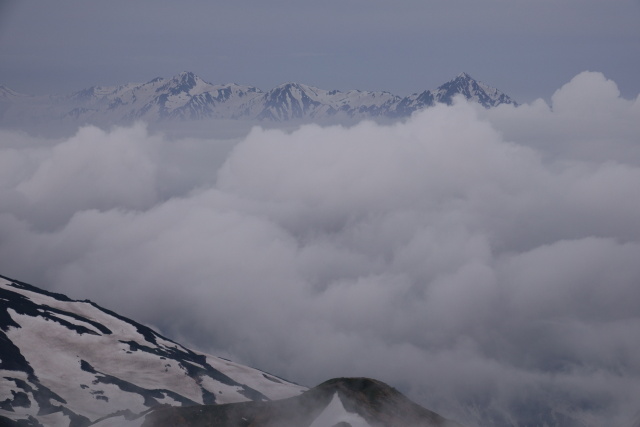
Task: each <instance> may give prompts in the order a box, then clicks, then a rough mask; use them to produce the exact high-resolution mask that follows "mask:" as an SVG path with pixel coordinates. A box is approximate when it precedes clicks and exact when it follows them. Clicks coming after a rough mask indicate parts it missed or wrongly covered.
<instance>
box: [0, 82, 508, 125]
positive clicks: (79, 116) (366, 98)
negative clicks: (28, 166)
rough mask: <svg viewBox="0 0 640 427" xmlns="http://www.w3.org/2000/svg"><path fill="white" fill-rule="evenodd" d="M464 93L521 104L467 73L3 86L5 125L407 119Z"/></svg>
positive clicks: (0, 109) (483, 100) (487, 101)
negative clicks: (424, 79)
mask: <svg viewBox="0 0 640 427" xmlns="http://www.w3.org/2000/svg"><path fill="white" fill-rule="evenodd" d="M456 96H462V97H464V98H465V99H467V100H470V101H473V102H477V103H479V104H480V105H482V106H483V107H485V108H490V107H495V106H497V105H500V104H516V103H515V101H514V100H512V99H511V98H510V97H509V96H507V95H506V94H504V93H502V92H501V91H499V90H498V89H495V88H493V87H491V86H488V85H486V84H484V83H482V82H479V81H477V80H474V79H473V78H472V77H471V76H469V75H468V74H466V73H461V74H459V75H458V76H457V77H455V78H454V79H452V80H450V81H448V82H447V83H444V84H443V85H441V86H439V87H438V88H436V89H435V90H425V91H422V92H419V93H414V94H412V95H409V96H405V97H401V96H398V95H394V94H392V93H389V92H369V91H361V90H350V91H347V92H342V91H338V90H330V91H329V90H324V89H319V88H316V87H312V86H308V85H305V84H301V83H285V84H282V85H280V86H277V87H276V88H273V89H271V90H269V91H267V92H264V91H262V90H260V89H258V88H256V87H253V86H244V85H238V84H235V83H233V84H221V85H216V84H211V83H208V82H206V81H204V80H203V79H201V78H200V77H198V76H197V75H195V74H194V73H192V72H182V73H180V74H178V75H176V76H174V77H172V78H170V79H164V78H161V77H157V78H154V79H152V80H150V81H148V82H146V83H141V84H138V83H129V84H124V85H120V86H109V87H105V86H93V87H90V88H88V89H84V90H80V91H78V92H75V93H72V94H68V95H47V96H31V95H25V94H20V93H17V92H15V91H13V90H11V89H9V88H6V87H4V86H0V124H2V125H5V126H27V125H29V124H34V123H35V124H42V123H77V124H87V123H89V124H98V125H110V124H127V123H131V122H133V121H136V120H142V121H146V122H160V121H176V120H177V121H186V120H206V119H231V120H252V121H262V122H285V121H290V120H303V121H334V122H335V121H344V120H360V119H376V118H388V119H397V118H402V117H407V116H409V115H411V114H412V113H413V112H415V111H417V110H420V109H423V108H426V107H430V106H433V105H435V104H436V103H446V104H451V103H452V102H453V99H454V97H456Z"/></svg>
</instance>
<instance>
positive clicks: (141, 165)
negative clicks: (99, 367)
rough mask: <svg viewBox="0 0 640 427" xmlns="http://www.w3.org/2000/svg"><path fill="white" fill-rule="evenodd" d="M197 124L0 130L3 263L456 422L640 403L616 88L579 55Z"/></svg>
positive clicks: (637, 131) (610, 413)
mask: <svg viewBox="0 0 640 427" xmlns="http://www.w3.org/2000/svg"><path fill="white" fill-rule="evenodd" d="M211 135H212V136H208V137H199V138H194V137H188V138H187V137H171V136H169V134H168V133H167V134H163V133H160V132H155V131H150V130H148V129H147V128H145V126H144V125H143V124H137V125H135V126H124V127H122V126H121V127H113V128H110V129H109V130H103V129H100V128H98V127H94V126H85V127H82V128H80V129H79V130H78V131H77V132H75V134H74V135H73V136H70V137H60V138H43V137H34V136H30V135H27V134H25V133H21V132H15V131H8V130H2V131H0V200H1V203H0V272H2V274H4V275H7V276H10V277H14V278H18V279H20V280H24V281H27V282H29V283H33V284H35V285H41V286H45V285H46V286H49V287H50V289H51V290H55V291H60V292H64V293H66V294H69V295H73V296H74V298H91V299H92V300H95V301H100V303H101V304H102V305H103V306H106V307H108V308H110V309H114V310H117V311H118V312H120V313H122V314H124V315H126V316H129V317H132V318H135V319H138V320H139V321H141V322H144V323H148V324H152V325H155V326H156V327H158V328H159V329H160V330H161V331H162V332H163V333H164V334H165V335H168V336H170V337H172V338H174V339H177V340H179V341H182V342H185V343H191V344H193V345H194V346H195V347H196V348H199V349H202V350H203V351H206V352H208V353H212V354H218V355H222V356H225V355H226V356H228V357H230V358H232V359H233V360H234V361H237V362H241V363H247V364H249V365H252V366H256V367H258V368H260V369H264V370H267V371H268V372H272V373H274V374H277V375H279V376H282V377H284V378H287V379H290V380H292V381H296V382H298V383H303V384H308V385H312V384H316V383H318V382H320V381H323V380H325V379H327V378H332V377H339V376H366V377H374V378H378V379H380V380H382V381H385V382H386V383H389V384H391V385H393V386H395V387H398V388H399V389H400V390H402V391H405V392H407V393H408V395H409V396H410V397H411V398H412V399H414V400H416V401H417V402H419V403H420V404H422V405H424V406H425V407H428V408H430V409H433V410H435V411H436V412H438V413H441V414H442V415H444V416H446V417H448V418H451V419H455V420H457V421H460V422H461V423H462V424H464V425H467V426H474V425H483V426H485V425H511V424H514V421H513V420H514V418H515V420H516V421H518V422H520V424H521V425H525V424H524V422H525V421H526V420H527V419H530V417H531V414H538V415H537V416H539V419H544V420H547V421H549V422H551V423H553V422H554V420H556V421H555V422H556V424H557V419H558V418H557V417H559V416H560V415H563V416H565V417H569V418H562V419H570V420H572V422H573V423H575V425H588V426H601V425H611V426H628V425H629V424H631V420H632V419H634V418H637V416H638V410H639V409H640V408H639V407H638V404H639V402H638V400H637V396H640V347H639V346H640V311H639V308H638V307H640V289H639V288H638V286H637V284H638V283H640V266H639V264H638V262H637V261H638V259H640V229H639V228H638V218H639V217H640V193H639V192H638V191H639V190H638V189H639V188H640V185H639V184H640V146H639V140H638V135H640V102H639V100H638V97H637V96H636V97H633V98H631V99H628V98H625V97H623V96H621V95H620V92H619V90H618V87H617V85H616V84H615V83H614V82H613V81H612V80H608V79H607V78H606V77H605V76H604V75H603V74H601V73H593V72H584V73H580V74H578V75H577V76H575V77H574V78H573V79H571V80H570V81H569V82H568V83H566V84H565V85H563V86H562V87H561V88H560V89H558V90H557V91H556V92H555V93H554V94H553V96H552V97H551V100H550V103H549V104H547V103H546V102H544V101H542V100H538V101H535V102H532V103H525V104H522V105H520V106H517V107H516V106H514V105H508V104H503V105H498V106H497V107H495V108H490V109H485V108H483V107H482V106H480V105H478V104H476V103H467V102H465V101H464V100H463V99H457V100H454V102H453V104H452V105H446V104H437V105H435V106H433V107H431V108H427V109H425V110H422V111H420V112H417V113H415V114H413V115H412V116H411V117H409V118H407V119H404V120H402V121H397V122H393V123H389V124H386V125H385V124H377V123H374V122H372V121H362V122H360V123H358V124H355V125H352V126H320V125H317V124H309V125H304V126H301V127H299V128H295V129H290V130H288V131H283V130H279V129H265V128H260V127H255V128H253V130H251V132H250V133H249V134H248V135H247V136H246V137H241V138H237V139H222V138H216V137H215V136H213V134H211ZM581 423H582V424H581ZM562 425H570V424H567V423H564V424H562Z"/></svg>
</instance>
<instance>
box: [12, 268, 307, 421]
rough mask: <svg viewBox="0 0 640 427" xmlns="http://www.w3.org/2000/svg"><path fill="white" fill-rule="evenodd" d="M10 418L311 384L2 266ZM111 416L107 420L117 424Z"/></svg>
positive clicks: (74, 416) (235, 397)
mask: <svg viewBox="0 0 640 427" xmlns="http://www.w3.org/2000/svg"><path fill="white" fill-rule="evenodd" d="M0 343H1V346H0V425H3V424H2V417H6V418H8V419H11V420H28V419H30V420H31V422H32V425H38V423H40V424H42V425H45V426H85V425H89V424H91V423H92V422H95V421H97V420H99V419H101V418H104V417H108V416H110V415H118V414H120V415H121V417H119V418H116V419H120V421H118V423H120V422H122V419H124V417H123V416H128V417H133V416H134V415H135V414H140V413H142V412H144V411H145V410H148V409H149V408H152V407H155V406H157V405H160V404H168V405H174V406H175V405H177V406H181V405H196V404H221V403H230V402H242V401H268V400H271V399H282V398H287V397H291V396H296V395H299V394H300V393H301V392H302V391H304V390H305V388H304V387H301V386H298V385H296V384H293V383H290V382H287V381H285V380H282V379H280V378H277V377H274V376H272V375H270V374H267V373H265V372H262V371H259V370H257V369H253V368H249V367H246V366H242V365H239V364H237V363H233V362H231V361H228V360H225V359H222V358H219V357H215V356H212V355H209V354H204V353H199V352H196V351H192V350H189V349H187V348H185V347H183V346H182V345H180V344H178V343H176V342H174V341H171V340H170V339H167V338H165V337H163V336H161V335H160V334H158V333H156V332H154V331H153V330H152V329H150V328H148V327H146V326H143V325H141V324H139V323H136V322H135V321H133V320H129V319H127V318H125V317H122V316H120V315H118V314H116V313H114V312H112V311H109V310H107V309H104V308H102V307H100V306H98V305H97V304H95V303H93V302H91V301H75V300H72V299H70V298H68V297H66V296H64V295H61V294H54V293H50V292H46V291H43V290H41V289H38V288H35V287H33V286H30V285H27V284H25V283H21V282H17V281H14V280H11V279H7V278H3V277H2V276H0ZM109 420H110V419H107V420H106V421H103V422H102V423H100V424H99V425H102V426H105V425H110V424H109V423H108V422H109Z"/></svg>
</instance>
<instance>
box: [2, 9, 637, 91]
mask: <svg viewBox="0 0 640 427" xmlns="http://www.w3.org/2000/svg"><path fill="white" fill-rule="evenodd" d="M0 5H1V6H0V64H1V66H0V84H4V85H6V86H8V87H11V88H13V89H15V90H18V91H21V92H25V93H32V94H40V93H51V92H66V91H72V90H78V89H82V88H85V87H88V86H92V85H95V84H101V85H112V84H120V83H126V82H131V81H134V82H145V81H148V80H151V79H152V78H154V77H157V76H162V77H171V76H173V75H175V74H177V73H178V72H180V71H183V70H187V71H193V72H195V73H196V74H199V75H200V76H201V77H203V78H204V79H205V80H207V81H209V82H212V83H229V82H236V83H241V84H249V85H254V86H257V87H259V88H261V89H264V90H268V89H271V88H272V87H274V86H276V85H278V84H281V83H284V82H288V81H296V82H301V83H306V84H310V85H314V86H317V87H321V88H323V89H340V90H347V89H362V90H388V91H391V92H393V93H396V94H399V95H407V94H410V93H413V92H418V91H422V90H424V89H432V88H434V87H436V86H438V85H440V84H441V83H444V82H445V81H447V80H449V79H451V78H452V77H454V76H455V75H457V74H458V73H460V72H462V71H465V72H468V73H469V74H471V75H472V76H473V77H475V78H476V79H479V80H481V81H484V82H485V83H488V84H490V85H492V86H495V87H498V88H499V89H501V90H503V91H504V92H506V93H508V94H509V95H511V96H512V97H514V98H515V99H517V100H518V101H520V102H528V101H531V100H533V99H535V98H538V97H543V98H545V99H548V98H549V97H550V96H551V94H552V93H553V91H554V90H556V89H557V88H558V87H560V86H561V85H562V84H564V83H566V82H567V81H569V80H570V79H571V78H572V77H573V76H575V75H576V74H578V73H579V72H581V71H585V70H591V71H600V72H603V73H604V74H605V75H606V76H607V77H608V78H611V79H613V80H614V81H616V82H617V84H618V85H619V87H620V89H621V91H622V93H623V95H624V96H627V97H634V96H635V95H637V94H638V93H639V92H640V79H639V78H638V76H639V75H640V25H638V22H640V1H638V0H615V1H611V0H535V1H533V0H483V1H478V0H434V1H423V0H400V1H394V2H391V1H387V0H325V1H302V0H270V1H264V0H242V1H216V2H210V1H198V0H187V1H180V2H177V1H166V0H154V1H150V0H140V1H129V0H112V1H108V2H104V1H102V2H99V1H86V0H57V1H55V2H53V1H35V0H20V1H18V0H0Z"/></svg>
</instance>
